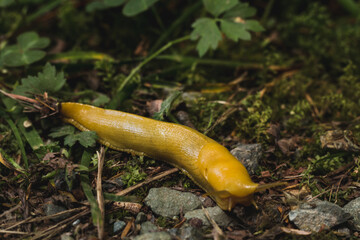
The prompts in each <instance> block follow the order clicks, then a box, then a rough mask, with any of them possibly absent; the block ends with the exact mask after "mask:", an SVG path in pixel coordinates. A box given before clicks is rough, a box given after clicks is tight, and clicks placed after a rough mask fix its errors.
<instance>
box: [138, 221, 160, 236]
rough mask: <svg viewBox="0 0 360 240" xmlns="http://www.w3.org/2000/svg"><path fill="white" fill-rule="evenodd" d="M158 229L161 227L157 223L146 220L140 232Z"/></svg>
mask: <svg viewBox="0 0 360 240" xmlns="http://www.w3.org/2000/svg"><path fill="white" fill-rule="evenodd" d="M158 230H159V229H158V227H157V226H156V225H155V224H153V223H152V222H150V221H146V222H144V223H142V224H141V228H140V234H145V233H150V232H157V231H158Z"/></svg>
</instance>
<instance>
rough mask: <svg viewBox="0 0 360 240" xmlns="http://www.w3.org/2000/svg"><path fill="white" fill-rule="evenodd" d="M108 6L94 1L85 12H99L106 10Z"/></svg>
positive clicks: (87, 6)
mask: <svg viewBox="0 0 360 240" xmlns="http://www.w3.org/2000/svg"><path fill="white" fill-rule="evenodd" d="M106 8H107V6H106V5H105V3H104V2H102V1H94V2H91V3H89V4H88V5H86V7H85V10H86V11H87V12H95V11H97V10H104V9H106Z"/></svg>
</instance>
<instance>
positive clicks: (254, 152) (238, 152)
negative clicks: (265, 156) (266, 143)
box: [230, 143, 262, 175]
mask: <svg viewBox="0 0 360 240" xmlns="http://www.w3.org/2000/svg"><path fill="white" fill-rule="evenodd" d="M230 152H231V154H232V155H234V156H235V157H236V158H237V159H238V160H239V161H240V162H241V163H242V164H243V165H244V166H245V167H246V169H247V170H248V172H249V174H250V175H253V174H255V172H256V170H257V169H258V167H259V161H260V158H261V155H262V147H261V145H260V144H258V143H256V144H241V143H240V144H237V145H235V147H234V148H233V149H232V150H231V151H230Z"/></svg>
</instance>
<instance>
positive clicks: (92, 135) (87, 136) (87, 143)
mask: <svg viewBox="0 0 360 240" xmlns="http://www.w3.org/2000/svg"><path fill="white" fill-rule="evenodd" d="M96 139H97V135H96V132H92V131H86V132H80V133H76V134H70V135H68V136H66V137H65V139H64V144H65V145H67V146H69V147H72V146H73V145H74V144H75V143H76V142H79V143H80V144H81V145H82V146H83V147H85V148H88V147H92V146H95V143H96Z"/></svg>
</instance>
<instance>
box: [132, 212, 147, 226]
mask: <svg viewBox="0 0 360 240" xmlns="http://www.w3.org/2000/svg"><path fill="white" fill-rule="evenodd" d="M146 220H147V216H146V214H145V213H143V212H139V213H138V215H136V219H135V223H137V224H141V223H143V222H145V221H146Z"/></svg>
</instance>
